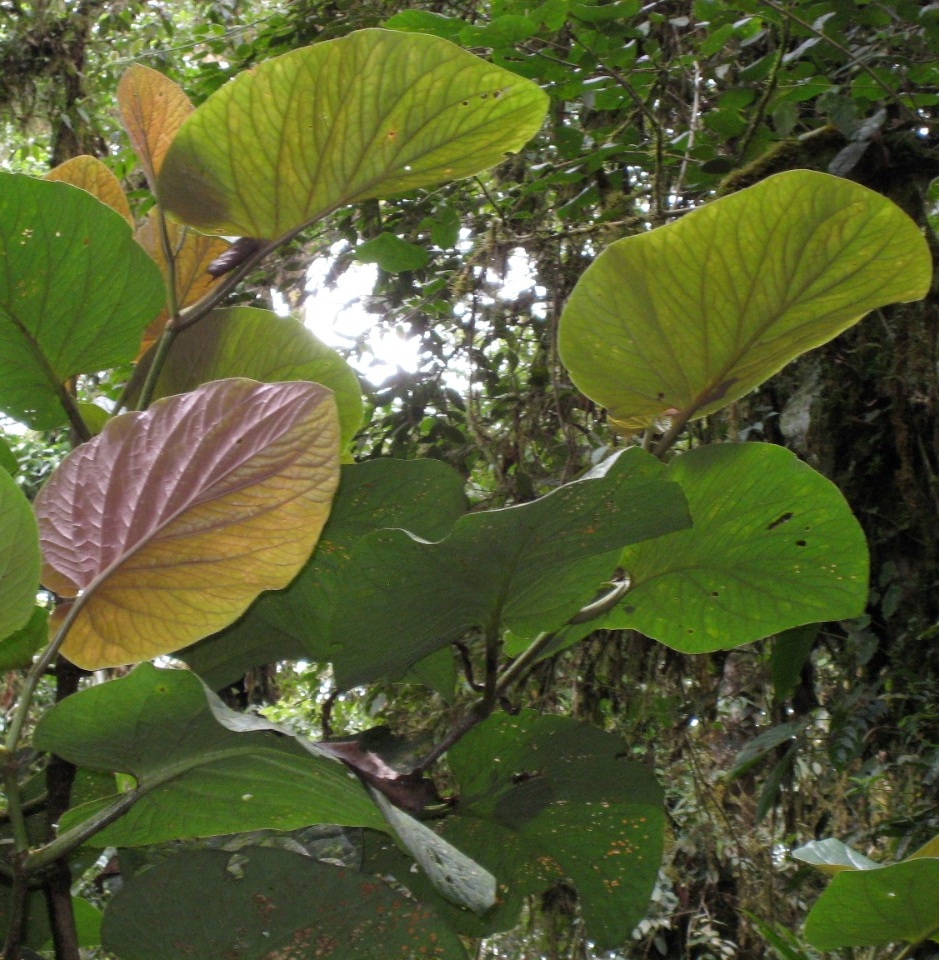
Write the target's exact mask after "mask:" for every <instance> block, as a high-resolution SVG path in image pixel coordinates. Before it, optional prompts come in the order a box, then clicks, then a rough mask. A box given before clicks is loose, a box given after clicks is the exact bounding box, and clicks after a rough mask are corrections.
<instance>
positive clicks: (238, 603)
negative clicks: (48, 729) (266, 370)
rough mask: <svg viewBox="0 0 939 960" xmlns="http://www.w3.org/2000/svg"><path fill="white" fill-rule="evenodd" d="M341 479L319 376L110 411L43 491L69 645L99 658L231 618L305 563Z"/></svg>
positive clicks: (96, 663)
mask: <svg viewBox="0 0 939 960" xmlns="http://www.w3.org/2000/svg"><path fill="white" fill-rule="evenodd" d="M338 482H339V425H338V422H337V417H336V408H335V404H334V402H333V398H332V395H331V394H330V393H329V391H328V390H325V389H324V388H323V387H321V386H319V385H317V384H312V383H300V382H289V383H274V384H263V383H256V382H255V381H253V380H240V379H239V380H218V381H213V382H212V383H208V384H205V385H204V386H202V387H200V388H199V389H198V390H194V391H193V392H192V393H187V394H183V395H181V396H174V397H166V398H164V399H163V400H158V401H157V402H156V403H154V404H153V406H151V407H150V409H149V410H146V411H145V412H143V413H130V414H124V415H123V416H120V417H116V418H115V419H113V420H111V421H110V422H109V423H108V424H107V426H106V427H105V429H104V431H103V432H102V433H101V434H100V436H97V437H95V438H94V440H91V441H90V442H89V443H86V444H84V445H82V446H81V447H79V448H78V449H77V450H74V451H73V452H72V453H71V454H70V455H69V456H68V457H67V458H66V459H65V460H64V461H63V463H62V464H61V465H60V466H59V468H58V469H57V470H56V471H55V473H54V474H53V476H52V478H51V479H50V480H49V482H48V483H47V484H46V486H45V487H43V489H42V490H41V491H40V494H39V496H38V497H37V498H36V513H37V515H38V517H39V529H40V538H41V541H42V547H43V559H44V567H43V575H42V582H43V584H44V585H45V586H46V587H47V588H49V589H50V590H53V591H54V592H55V593H56V594H57V595H58V596H59V597H75V598H77V599H75V601H74V603H75V604H79V605H81V611H80V613H78V615H77V616H76V618H75V619H74V621H73V623H72V625H71V629H70V630H69V634H68V637H67V638H66V641H65V644H64V645H63V647H62V651H63V653H64V654H65V655H66V656H67V657H68V658H69V659H70V660H72V661H73V662H75V663H77V664H78V665H79V666H82V667H85V668H87V669H97V668H98V667H103V666H115V665H118V664H123V663H131V662H134V661H137V660H144V659H149V658H151V657H155V656H158V655H160V654H163V653H172V652H173V651H174V650H178V649H180V648H182V647H184V646H186V645H187V644H189V643H192V642H193V641H195V640H197V639H199V638H200V637H203V636H207V635H209V634H211V633H214V632H215V631H217V630H219V629H221V628H222V627H224V626H227V625H228V624H229V623H231V622H232V621H234V620H235V619H237V617H238V616H240V615H241V614H242V613H243V612H244V610H245V609H246V608H247V607H248V605H249V604H250V603H251V602H252V601H253V600H254V599H255V597H257V595H258V594H259V593H261V591H263V590H267V589H277V588H279V587H283V586H286V584H288V583H289V582H290V581H291V580H292V579H293V577H294V576H295V574H296V572H297V571H298V570H299V569H300V568H301V567H302V566H303V564H304V563H305V562H306V561H307V559H308V558H309V556H310V553H311V552H312V550H313V547H314V546H315V544H316V541H317V539H318V537H319V533H320V531H321V530H322V528H323V525H324V524H325V522H326V518H327V517H328V516H329V510H330V505H331V503H332V497H333V493H334V491H335V489H336V486H337V484H338Z"/></svg>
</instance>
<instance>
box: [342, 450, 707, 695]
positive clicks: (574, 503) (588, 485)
mask: <svg viewBox="0 0 939 960" xmlns="http://www.w3.org/2000/svg"><path fill="white" fill-rule="evenodd" d="M663 469H664V468H663V467H662V465H661V464H660V463H659V462H658V461H657V460H655V459H654V458H653V457H651V456H650V455H649V454H647V453H644V452H643V451H641V450H639V449H638V448H633V449H631V450H626V451H624V452H623V453H622V454H621V455H620V456H619V457H617V458H613V459H611V460H610V461H607V463H605V464H603V465H602V467H601V469H600V470H598V471H596V472H595V473H594V474H592V475H591V476H589V477H587V478H585V479H583V480H580V481H578V482H576V483H571V484H568V485H567V486H565V487H562V488H561V489H559V490H556V491H555V492H553V493H551V494H549V495H548V496H546V497H543V498H542V499H541V500H537V501H535V502H533V503H526V504H522V505H520V506H516V507H508V508H506V509H504V510H490V511H487V512H485V513H473V514H468V515H467V516H465V517H462V518H461V519H460V520H459V521H457V523H456V525H455V526H454V528H453V532H452V533H451V534H450V536H449V537H447V538H446V539H445V540H442V541H440V542H439V543H427V542H426V541H424V540H420V539H417V538H415V537H413V536H411V535H410V534H408V533H406V532H405V531H402V530H384V531H379V532H377V533H374V534H371V535H369V536H367V537H364V538H363V539H362V540H360V541H359V543H358V544H357V545H356V547H355V549H354V550H353V553H352V559H351V562H350V564H349V567H348V570H347V571H346V575H345V576H344V577H343V580H342V583H341V589H340V593H339V596H338V598H337V601H336V608H335V613H334V616H333V623H332V635H333V638H334V644H333V647H332V651H333V652H332V657H331V659H332V661H333V665H334V669H335V671H336V681H337V683H338V684H339V685H340V686H342V687H351V686H355V685H356V684H358V683H364V682H367V681H370V680H374V679H376V678H378V677H382V676H385V677H392V678H397V677H400V676H401V674H403V673H404V672H405V670H407V668H408V667H410V666H412V665H413V664H415V663H417V662H418V661H419V660H421V659H423V658H424V657H425V656H427V655H428V654H430V653H432V652H433V651H435V650H438V649H440V648H442V647H445V646H446V645H447V644H448V643H450V642H451V641H453V640H455V639H457V638H458V637H460V636H461V635H462V634H463V633H465V632H466V631H467V630H469V629H471V628H474V627H478V628H484V629H497V630H502V629H510V630H512V631H514V632H515V633H519V634H525V633H527V634H529V635H534V634H536V633H538V632H540V631H542V630H551V629H555V628H557V627H559V626H561V625H562V624H563V623H564V622H565V621H566V620H567V619H568V618H569V617H571V616H572V615H573V614H574V613H576V612H577V611H578V610H579V609H580V608H581V607H582V606H583V605H584V604H585V603H587V602H589V601H590V600H591V599H592V597H593V594H594V593H595V591H596V590H597V588H598V587H599V585H600V583H601V582H602V581H603V579H604V578H606V577H609V576H610V574H611V573H612V571H613V567H614V566H615V559H616V551H617V550H618V549H619V548H622V547H623V546H625V545H626V544H628V543H634V542H636V541H638V540H643V539H645V538H647V537H656V536H660V535H662V534H664V533H668V532H671V531H673V530H678V529H681V528H682V527H684V526H686V525H687V523H688V519H687V514H686V512H685V505H684V500H683V497H682V495H681V490H680V489H679V488H678V487H677V486H676V485H674V484H670V483H668V482H666V481H664V480H663V479H662V478H661V474H662V471H663Z"/></svg>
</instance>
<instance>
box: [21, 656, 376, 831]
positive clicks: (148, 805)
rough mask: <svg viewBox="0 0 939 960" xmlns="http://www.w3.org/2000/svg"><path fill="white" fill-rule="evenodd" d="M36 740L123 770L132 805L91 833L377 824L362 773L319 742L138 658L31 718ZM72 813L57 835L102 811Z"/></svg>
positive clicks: (89, 762)
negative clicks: (130, 667) (124, 671)
mask: <svg viewBox="0 0 939 960" xmlns="http://www.w3.org/2000/svg"><path fill="white" fill-rule="evenodd" d="M35 742H36V744H37V746H38V747H39V748H40V749H44V750H51V751H54V752H55V753H57V754H58V755H59V756H62V757H65V758H66V759H68V760H70V761H72V762H73V763H75V764H77V765H78V766H80V767H82V768H85V769H90V770H103V771H107V772H120V773H129V774H132V775H133V776H134V777H135V778H136V789H135V792H136V795H137V801H136V803H135V804H134V805H133V807H132V808H131V809H130V811H129V812H128V813H125V814H124V816H123V817H122V818H121V819H119V820H117V821H116V822H114V823H113V824H111V826H109V827H107V828H106V829H105V830H104V831H103V832H102V833H99V834H97V835H96V836H95V837H94V838H93V840H92V841H91V842H92V843H93V844H94V845H96V846H100V847H105V846H109V845H115V846H139V845H144V844H150V843H160V842H162V841H166V840H173V839H181V838H188V837H210V836H218V835H220V834H227V833H239V832H244V831H248V830H259V829H265V828H270V829H275V830H293V829H296V828H298V827H303V826H307V825H308V824H312V823H338V824H345V825H347V826H369V827H373V828H375V829H378V830H382V829H385V822H384V820H383V819H382V817H381V814H380V813H379V812H378V810H377V809H376V808H375V805H374V804H373V803H372V801H371V799H370V798H369V796H368V795H367V793H366V792H365V789H364V787H363V786H362V785H361V784H360V783H359V781H358V780H357V779H356V778H355V777H354V776H353V775H352V774H350V773H349V772H348V771H347V770H346V768H345V767H344V766H343V765H342V764H341V763H339V762H338V761H337V760H335V759H334V758H332V757H331V756H328V755H326V754H323V753H321V752H320V751H319V750H318V748H317V747H316V744H313V743H310V742H309V741H301V740H299V738H293V737H291V736H287V735H285V734H284V733H283V732H281V731H278V730H277V729H276V728H274V727H273V725H272V724H269V723H266V722H265V721H263V720H260V719H259V718H256V717H251V716H246V715H244V714H238V713H235V712H233V711H231V710H229V709H228V708H227V707H225V706H224V705H223V704H222V703H221V701H220V700H218V698H217V697H215V695H214V694H212V693H211V692H210V691H209V690H207V689H206V688H205V687H204V686H203V684H202V683H201V682H200V681H199V679H198V678H197V677H196V676H195V675H193V674H192V673H189V672H188V671H184V670H158V669H157V668H155V667H153V666H151V665H150V664H141V665H140V666H139V667H137V669H135V670H134V671H133V672H132V673H131V674H130V675H129V676H128V677H124V678H121V679H118V680H112V681H110V682H108V683H105V684H101V685H99V686H97V687H91V688H89V689H87V690H82V691H81V692H80V693H77V694H75V695H74V696H72V697H69V698H68V699H67V700H64V701H62V703H60V704H58V705H56V706H55V707H54V708H53V709H52V710H50V711H49V712H48V713H47V714H46V715H45V716H44V717H43V718H42V720H41V721H40V723H39V725H38V727H37V729H36V741H35ZM116 799H117V798H116V797H114V796H110V797H103V798H101V799H100V800H97V801H91V802H89V803H85V804H83V805H81V806H78V807H75V808H73V809H72V810H70V811H69V812H68V813H67V814H66V815H65V817H63V819H62V821H61V824H60V832H61V831H63V830H67V829H68V828H69V827H71V826H74V825H76V824H78V823H81V822H83V821H84V820H85V819H87V818H88V817H89V816H91V815H92V814H93V813H95V812H98V811H100V810H102V809H106V808H108V807H109V806H110V805H112V804H113V803H114V802H115V800H116Z"/></svg>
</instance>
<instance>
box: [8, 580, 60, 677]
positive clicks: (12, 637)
mask: <svg viewBox="0 0 939 960" xmlns="http://www.w3.org/2000/svg"><path fill="white" fill-rule="evenodd" d="M33 596H35V593H34V594H33ZM48 621H49V611H48V610H46V609H45V608H44V607H34V608H33V612H32V614H31V615H30V618H29V619H28V620H27V621H26V624H25V625H24V626H22V627H20V628H19V629H18V630H14V631H13V632H12V633H10V634H9V635H8V636H6V637H4V638H3V639H2V640H0V670H2V671H4V672H5V671H7V670H25V669H27V668H29V667H30V666H31V665H32V662H33V656H34V655H35V654H37V653H38V652H39V651H40V650H41V649H42V648H43V647H44V646H45V645H46V644H47V643H48V642H49V625H48Z"/></svg>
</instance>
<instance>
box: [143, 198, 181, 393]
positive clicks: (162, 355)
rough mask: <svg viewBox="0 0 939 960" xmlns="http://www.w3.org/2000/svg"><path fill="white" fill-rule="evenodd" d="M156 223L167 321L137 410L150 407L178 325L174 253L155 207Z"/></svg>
mask: <svg viewBox="0 0 939 960" xmlns="http://www.w3.org/2000/svg"><path fill="white" fill-rule="evenodd" d="M157 223H158V224H159V227H160V246H161V247H162V249H163V260H164V262H165V264H166V272H165V274H164V277H165V286H166V310H167V313H168V314H169V319H168V320H167V321H166V326H165V327H164V328H163V333H162V335H161V336H160V339H159V341H158V342H157V348H156V353H155V354H154V356H153V362H152V363H151V364H150V369H149V370H148V371H147V378H146V380H144V383H143V387H142V388H141V391H140V396H139V397H138V398H137V409H138V410H146V409H147V407H149V406H150V400H151V398H152V397H153V391H154V390H155V389H156V385H157V380H159V378H160V374H161V373H162V372H163V367H164V365H165V364H166V358H167V356H169V352H170V347H171V346H172V345H173V341H174V340H175V339H176V334H177V332H178V331H177V325H178V324H179V299H178V297H177V296H176V251H175V250H174V249H173V245H172V244H171V243H170V235H169V230H168V229H167V226H166V217H165V216H164V214H163V210H162V208H160V207H157Z"/></svg>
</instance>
